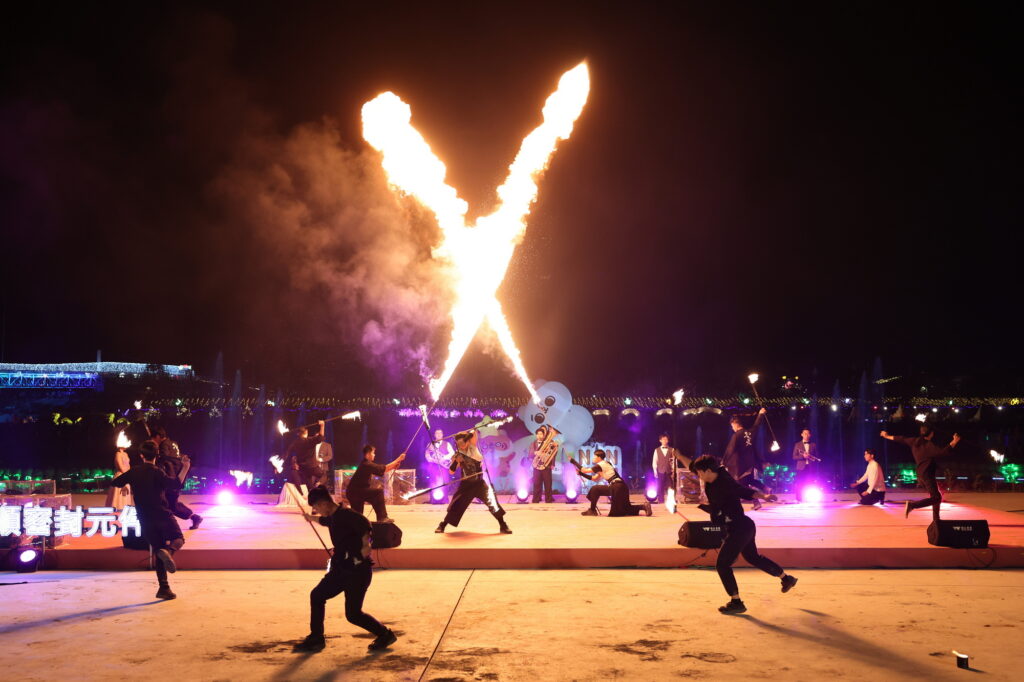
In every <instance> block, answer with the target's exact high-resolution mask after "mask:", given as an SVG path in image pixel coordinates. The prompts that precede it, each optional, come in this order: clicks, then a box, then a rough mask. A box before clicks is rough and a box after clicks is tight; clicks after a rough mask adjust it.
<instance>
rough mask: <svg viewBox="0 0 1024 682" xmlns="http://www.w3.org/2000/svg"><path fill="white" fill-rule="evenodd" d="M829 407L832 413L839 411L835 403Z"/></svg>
mask: <svg viewBox="0 0 1024 682" xmlns="http://www.w3.org/2000/svg"><path fill="white" fill-rule="evenodd" d="M829 407H831V408H832V411H833V412H838V411H839V406H838V405H836V404H835V403H832V404H831V405H829Z"/></svg>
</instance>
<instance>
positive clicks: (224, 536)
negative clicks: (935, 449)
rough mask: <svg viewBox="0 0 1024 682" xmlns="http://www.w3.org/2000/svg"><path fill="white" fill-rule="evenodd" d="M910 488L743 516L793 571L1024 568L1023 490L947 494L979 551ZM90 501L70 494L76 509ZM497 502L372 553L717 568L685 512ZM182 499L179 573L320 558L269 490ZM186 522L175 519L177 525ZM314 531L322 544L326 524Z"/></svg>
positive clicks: (110, 544)
mask: <svg viewBox="0 0 1024 682" xmlns="http://www.w3.org/2000/svg"><path fill="white" fill-rule="evenodd" d="M915 496H916V494H914V493H908V494H897V495H896V497H897V500H896V501H894V502H893V503H891V504H889V505H887V506H885V507H864V506H860V505H857V504H855V503H854V501H853V497H852V496H850V495H845V496H840V497H838V498H837V499H836V500H835V501H828V502H822V503H804V504H795V503H792V501H791V500H787V501H788V502H790V503H785V504H773V505H766V506H765V507H764V508H763V509H762V510H760V511H757V512H750V515H751V516H752V517H753V518H754V519H755V520H756V521H757V525H758V530H757V544H758V547H759V548H760V549H762V550H763V552H764V553H765V554H768V555H769V556H770V557H772V559H774V560H775V561H777V562H778V563H780V564H781V565H783V566H786V567H791V568H875V567H882V568H982V567H993V568H995V567H999V568H1008V567H1024V514H1021V513H1015V512H1014V511H1004V510H1001V509H999V508H997V507H1002V508H1003V509H1005V510H1010V509H1012V510H1018V509H1021V508H1022V507H1024V495H1019V494H989V495H986V494H970V493H967V494H962V495H952V496H951V497H950V501H949V502H947V503H945V504H944V505H943V510H942V514H943V518H944V519H949V520H957V519H961V520H966V519H986V520H987V521H988V523H989V526H990V530H991V540H990V544H989V548H988V549H975V550H966V549H950V548H944V547H934V546H932V545H929V544H928V542H927V539H926V534H925V530H926V528H927V526H928V524H929V523H930V520H931V513H930V511H926V510H922V511H915V512H912V513H911V515H910V518H909V519H904V518H903V504H902V500H903V499H908V498H912V497H915ZM844 498H845V499H844ZM90 502H91V500H79V499H78V498H77V497H76V500H75V503H76V504H83V506H85V505H86V504H89V503H90ZM211 502H212V500H211ZM502 502H503V504H504V506H505V508H506V510H507V511H508V515H507V517H506V518H507V520H508V523H509V525H510V526H511V528H512V530H513V534H512V535H500V534H499V533H498V532H497V531H498V529H497V523H496V522H495V521H494V519H493V518H492V517H491V516H490V515H489V514H488V513H487V512H486V510H485V509H484V508H483V506H482V505H479V504H474V505H473V506H471V507H470V509H469V511H468V512H467V513H466V516H465V517H464V518H463V521H462V524H461V525H460V527H459V528H452V527H449V528H448V530H447V532H446V533H444V534H443V535H441V534H436V533H434V528H435V527H436V526H437V524H438V522H439V521H440V520H441V518H442V517H443V516H444V509H445V508H444V506H443V505H430V504H417V505H407V506H392V507H389V513H390V514H391V516H392V517H393V518H394V519H395V521H396V523H397V524H398V526H399V527H400V528H401V529H402V531H403V533H404V537H403V540H402V546H401V547H399V548H395V549H386V550H375V551H374V560H375V561H376V563H377V565H378V566H379V567H382V568H407V569H466V568H510V569H511V568H514V569H532V568H612V567H630V568H671V567H683V566H713V565H714V563H715V559H716V556H717V550H700V549H690V548H685V547H680V546H679V545H678V544H676V541H677V538H678V529H679V526H680V524H681V522H682V521H683V519H682V518H681V517H680V516H678V515H671V514H669V513H668V512H667V511H666V510H665V508H664V506H662V505H656V506H655V508H654V511H655V515H654V516H653V517H650V518H648V517H646V516H640V517H629V518H607V517H603V516H602V517H587V516H580V512H581V511H582V510H584V509H585V508H586V505H585V503H580V504H564V503H560V504H559V503H556V504H539V505H533V504H516V503H508V504H506V503H505V500H504V496H503V498H502ZM94 504H98V503H94ZM189 504H191V505H193V508H194V510H195V511H196V512H198V513H199V514H202V515H203V516H204V517H205V521H204V522H203V524H202V527H201V528H199V529H198V530H196V531H189V530H185V531H184V535H185V540H186V543H185V548H184V549H183V550H182V551H181V552H179V553H178V555H177V558H176V560H177V562H178V565H179V566H180V567H181V568H182V569H186V570H188V569H300V568H301V569H317V568H322V567H323V566H324V564H325V559H326V556H325V553H324V550H323V548H322V547H321V546H320V544H319V542H318V541H317V539H316V537H314V535H313V531H312V530H311V529H310V527H309V525H308V524H307V523H306V522H305V521H304V520H303V519H302V517H301V516H300V515H299V512H298V511H297V510H296V509H295V508H294V507H293V508H286V507H277V506H275V505H274V504H273V503H271V502H269V501H268V498H267V497H266V496H252V498H250V499H246V498H244V497H242V498H239V500H238V502H236V503H235V504H233V505H227V506H219V505H216V504H211V503H204V502H203V501H202V500H192V501H190V502H189ZM602 509H603V510H606V509H607V505H602ZM367 511H369V508H367ZM680 511H681V512H682V513H683V514H685V515H686V516H687V517H689V518H690V519H691V520H706V519H707V515H706V514H704V513H703V512H701V511H700V510H698V509H697V508H696V507H695V506H693V505H682V506H681V507H680ZM371 517H372V512H371ZM187 525H188V524H187V522H182V527H183V528H185V527H187ZM319 530H320V532H321V535H322V537H323V538H324V539H325V541H327V542H328V544H329V543H330V541H329V539H328V536H327V532H326V529H325V528H319ZM147 561H148V553H146V552H142V551H134V550H127V549H124V548H123V547H122V546H121V540H120V538H119V537H114V538H103V537H101V536H99V535H96V536H94V537H91V538H88V537H80V538H70V539H69V541H68V542H66V543H65V544H63V545H61V546H60V547H58V548H56V549H52V550H47V552H46V559H45V567H46V568H47V569H57V570H129V569H138V568H144V567H145V566H146V565H147ZM738 565H743V563H742V560H740V563H739V564H738Z"/></svg>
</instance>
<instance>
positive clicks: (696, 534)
mask: <svg viewBox="0 0 1024 682" xmlns="http://www.w3.org/2000/svg"><path fill="white" fill-rule="evenodd" d="M679 544H680V545H682V546H683V547H696V548H697V549H718V548H719V547H721V546H722V524H720V523H712V522H711V521H687V522H686V523H684V524H683V525H681V526H679Z"/></svg>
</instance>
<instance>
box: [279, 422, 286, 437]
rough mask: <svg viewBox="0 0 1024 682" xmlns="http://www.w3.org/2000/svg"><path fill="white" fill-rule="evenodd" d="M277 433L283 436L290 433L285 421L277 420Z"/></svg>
mask: <svg viewBox="0 0 1024 682" xmlns="http://www.w3.org/2000/svg"><path fill="white" fill-rule="evenodd" d="M277 432H278V433H280V434H281V435H282V436H283V435H284V434H286V433H288V427H287V426H285V425H284V421H283V420H281V419H278V420H277Z"/></svg>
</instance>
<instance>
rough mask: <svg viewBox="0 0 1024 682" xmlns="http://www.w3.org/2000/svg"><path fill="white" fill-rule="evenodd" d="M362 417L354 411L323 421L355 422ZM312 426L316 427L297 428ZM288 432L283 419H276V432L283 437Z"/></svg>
mask: <svg viewBox="0 0 1024 682" xmlns="http://www.w3.org/2000/svg"><path fill="white" fill-rule="evenodd" d="M362 416H363V415H362V414H361V413H360V412H359V410H355V411H354V412H346V413H345V414H339V415H338V416H336V417H330V418H328V419H325V420H324V421H325V422H332V421H334V420H335V419H341V420H342V421H353V420H356V419H361V418H362ZM318 423H319V422H318ZM314 426H316V424H303V425H302V426H299V427H297V428H300V429H311V428H313V427H314ZM289 431H291V429H289V428H288V427H287V426H285V423H284V420H283V419H278V420H277V432H278V433H280V434H281V435H282V436H283V435H284V434H286V433H288V432H289Z"/></svg>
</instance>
